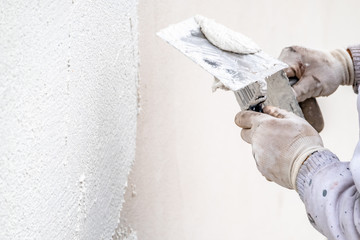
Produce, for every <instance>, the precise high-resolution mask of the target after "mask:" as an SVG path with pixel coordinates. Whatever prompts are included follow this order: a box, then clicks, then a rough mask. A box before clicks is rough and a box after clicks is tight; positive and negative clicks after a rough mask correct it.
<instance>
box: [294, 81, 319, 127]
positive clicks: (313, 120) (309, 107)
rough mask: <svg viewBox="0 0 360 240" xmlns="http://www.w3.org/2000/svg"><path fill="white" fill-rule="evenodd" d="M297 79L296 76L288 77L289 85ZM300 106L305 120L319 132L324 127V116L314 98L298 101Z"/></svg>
mask: <svg viewBox="0 0 360 240" xmlns="http://www.w3.org/2000/svg"><path fill="white" fill-rule="evenodd" d="M298 81H299V80H298V79H297V78H295V77H294V78H289V82H290V85H291V86H292V85H294V84H296V83H297V82H298ZM299 105H300V108H301V110H302V112H303V114H304V118H305V119H306V121H308V122H309V123H310V125H311V126H312V127H313V128H315V130H316V131H318V132H321V130H323V128H324V118H323V116H322V113H321V110H320V107H319V104H318V102H317V101H316V99H315V98H308V99H306V100H305V101H303V102H300V103H299Z"/></svg>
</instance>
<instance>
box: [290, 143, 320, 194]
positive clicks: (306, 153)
mask: <svg viewBox="0 0 360 240" xmlns="http://www.w3.org/2000/svg"><path fill="white" fill-rule="evenodd" d="M324 150H326V148H324V147H322V146H312V147H309V148H308V149H306V150H305V151H302V153H301V154H300V155H299V156H298V157H297V158H296V159H295V161H294V162H293V165H292V167H291V171H290V181H291V185H292V188H293V189H295V190H296V191H297V189H296V179H297V175H298V173H299V171H300V168H301V166H302V164H303V163H304V162H305V161H306V160H307V159H308V157H310V156H311V154H313V153H314V152H318V151H324Z"/></svg>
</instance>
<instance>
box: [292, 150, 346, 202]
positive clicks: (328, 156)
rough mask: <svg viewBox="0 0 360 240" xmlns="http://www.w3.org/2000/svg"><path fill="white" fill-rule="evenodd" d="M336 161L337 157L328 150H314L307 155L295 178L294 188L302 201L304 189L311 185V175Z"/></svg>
mask: <svg viewBox="0 0 360 240" xmlns="http://www.w3.org/2000/svg"><path fill="white" fill-rule="evenodd" d="M338 161H339V159H338V157H337V156H336V155H335V154H333V153H332V152H330V151H329V150H323V151H318V152H314V153H313V154H312V155H310V156H309V157H308V159H307V160H306V161H305V162H304V163H303V165H302V166H301V168H300V170H299V173H298V175H297V178H296V190H297V192H298V193H299V195H300V198H301V200H302V201H304V189H305V188H306V187H307V186H310V185H311V179H312V177H313V176H314V175H315V174H316V173H317V172H318V171H319V170H321V169H322V168H324V167H326V166H328V165H330V164H332V163H334V162H338Z"/></svg>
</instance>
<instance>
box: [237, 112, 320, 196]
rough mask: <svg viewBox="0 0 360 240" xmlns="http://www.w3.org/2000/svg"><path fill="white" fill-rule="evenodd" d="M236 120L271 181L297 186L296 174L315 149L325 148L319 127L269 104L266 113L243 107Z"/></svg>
mask: <svg viewBox="0 0 360 240" xmlns="http://www.w3.org/2000/svg"><path fill="white" fill-rule="evenodd" d="M235 123H236V124H237V125H238V126H239V127H241V128H243V129H242V131H241V137H242V138H243V139H244V140H245V141H246V142H247V143H250V144H251V146H252V153H253V156H254V158H255V161H256V165H257V167H258V169H259V171H260V172H261V173H262V175H263V176H264V177H265V178H266V179H268V180H269V181H274V182H276V183H277V184H279V185H281V186H283V187H286V188H289V189H295V186H296V184H295V183H296V176H297V174H298V172H299V169H300V167H301V165H302V164H303V162H304V161H305V160H306V159H307V157H308V156H310V155H311V154H312V153H314V152H316V151H319V150H322V149H324V147H323V143H322V140H321V138H320V136H319V134H318V133H317V131H316V130H315V129H314V128H313V127H311V125H310V124H309V123H308V122H306V120H304V119H302V118H300V117H298V116H296V115H295V114H293V113H290V112H287V111H285V110H282V109H279V108H276V107H270V106H267V107H265V108H264V113H259V112H254V111H242V112H240V113H238V114H237V115H236V117H235Z"/></svg>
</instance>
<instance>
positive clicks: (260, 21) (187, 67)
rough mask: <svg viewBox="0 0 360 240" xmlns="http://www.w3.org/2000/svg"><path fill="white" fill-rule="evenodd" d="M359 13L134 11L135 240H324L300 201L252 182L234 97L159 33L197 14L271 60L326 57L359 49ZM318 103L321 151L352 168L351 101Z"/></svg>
mask: <svg viewBox="0 0 360 240" xmlns="http://www.w3.org/2000/svg"><path fill="white" fill-rule="evenodd" d="M359 8H360V2H359V1H355V0H345V1H327V0H304V1H301V3H300V4H296V5H294V1H287V0H257V1H254V0H222V1H203V0H144V1H140V2H139V31H140V35H139V44H140V45H139V47H140V58H141V65H140V90H141V101H140V105H141V109H142V110H141V112H140V115H139V118H138V132H137V150H136V160H135V164H134V168H133V170H132V173H131V174H130V184H129V186H131V187H130V188H129V189H128V191H127V195H126V202H125V204H124V208H123V212H122V216H123V217H126V218H127V222H128V224H129V225H131V227H132V228H133V229H134V230H135V231H136V232H137V235H138V238H139V239H141V240H160V239H171V240H177V239H179V240H184V239H186V240H188V239H191V240H192V239H196V240H203V239H206V240H218V239H226V240H233V239H254V240H258V239H269V240H270V239H276V240H289V239H291V240H302V239H313V240H315V239H316V240H320V239H324V237H323V236H322V235H321V234H319V233H318V232H317V231H316V230H314V229H313V228H312V226H311V225H310V224H309V222H308V219H307V217H306V212H305V210H304V206H303V205H302V203H301V201H300V199H299V197H298V196H297V194H296V193H295V192H294V191H289V190H286V189H283V188H281V187H279V186H277V185H276V184H274V183H269V182H267V181H266V180H265V179H264V178H263V177H262V176H261V174H260V173H259V172H258V170H257V168H256V165H255V162H254V160H253V157H252V154H251V147H250V146H249V145H248V144H246V143H245V142H243V141H242V140H241V138H240V129H239V128H238V127H237V126H236V125H235V124H234V117H235V114H236V113H237V112H238V111H239V106H238V105H237V103H236V100H235V97H234V96H233V94H231V93H228V92H221V91H219V92H216V93H214V94H213V93H212V92H211V85H212V77H211V76H210V75H209V74H208V73H206V72H205V71H204V70H203V69H202V68H201V67H198V66H196V65H195V64H194V63H193V62H192V61H191V60H189V59H187V58H186V57H185V56H183V55H182V54H181V53H179V52H178V51H177V50H175V49H174V48H172V47H171V46H169V45H168V44H167V43H165V42H164V41H162V40H161V39H159V38H158V37H157V36H156V35H155V33H156V32H157V31H159V30H160V29H162V28H164V27H167V26H168V25H169V24H173V23H177V22H179V21H182V20H184V19H186V18H189V17H190V16H193V15H195V14H202V15H204V16H206V17H210V18H214V19H216V20H217V21H218V22H219V23H222V24H225V25H226V26H228V27H230V28H232V29H234V30H236V31H239V32H243V33H245V34H247V35H248V36H249V37H251V38H252V39H253V40H255V41H256V42H257V43H258V44H259V46H260V47H262V48H263V49H264V50H265V51H266V52H268V53H269V54H271V55H273V56H275V57H277V56H278V55H279V54H280V52H281V49H282V48H283V47H285V46H289V45H292V44H300V45H304V46H308V47H313V48H320V49H329V50H330V49H333V48H338V47H343V46H346V45H347V44H352V43H356V42H359V41H360V31H358V30H357V29H359V27H358V23H359V22H360V15H359V13H358V9H359ZM319 102H320V104H321V108H322V111H323V114H324V118H325V130H324V132H323V133H322V136H323V139H324V142H325V146H326V147H328V148H329V149H331V150H332V151H334V152H335V153H336V154H337V155H338V156H339V157H340V159H341V160H344V161H346V160H349V159H350V158H351V157H352V154H353V150H354V147H355V144H356V142H357V138H358V131H357V130H358V126H357V124H358V123H357V114H356V96H355V94H353V93H352V89H351V87H341V88H340V89H339V90H337V92H336V93H335V94H334V95H332V96H330V97H328V98H322V99H319ZM344 116H346V117H344ZM339 139H341V141H339ZM134 193H135V194H134Z"/></svg>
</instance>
